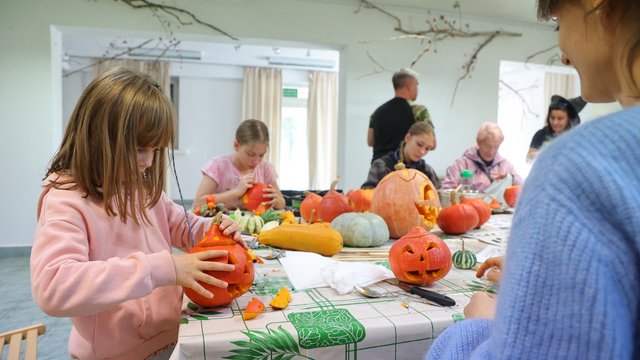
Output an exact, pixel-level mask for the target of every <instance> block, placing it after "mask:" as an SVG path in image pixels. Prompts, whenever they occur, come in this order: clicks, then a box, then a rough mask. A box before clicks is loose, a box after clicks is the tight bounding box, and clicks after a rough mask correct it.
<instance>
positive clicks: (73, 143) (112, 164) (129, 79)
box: [47, 67, 176, 224]
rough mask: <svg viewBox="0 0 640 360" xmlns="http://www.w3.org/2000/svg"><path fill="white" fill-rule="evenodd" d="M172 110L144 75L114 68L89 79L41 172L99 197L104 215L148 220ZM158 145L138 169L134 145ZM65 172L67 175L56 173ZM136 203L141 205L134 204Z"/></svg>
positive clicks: (169, 138) (57, 183)
mask: <svg viewBox="0 0 640 360" xmlns="http://www.w3.org/2000/svg"><path fill="white" fill-rule="evenodd" d="M175 121H176V120H175V112H174V109H173V106H172V105H171V102H170V101H169V99H168V98H167V97H166V95H165V94H164V93H163V92H162V91H161V90H160V86H159V85H158V84H157V83H156V82H155V81H154V80H152V79H151V78H150V77H149V76H147V75H144V74H141V73H138V72H136V71H133V70H130V69H127V68H123V67H118V68H114V69H112V70H109V71H107V72H105V73H103V74H102V75H100V76H98V77H97V78H96V79H94V80H93V81H92V82H91V83H90V84H89V86H87V88H86V89H85V90H84V92H83V93H82V95H81V96H80V99H79V100H78V103H77V104H76V107H75V109H74V110H73V113H72V114H71V118H70V119H69V124H68V126H67V129H66V131H65V134H64V138H63V140H62V144H61V145H60V149H59V150H58V152H57V154H56V155H55V156H54V158H53V160H52V162H51V166H50V168H49V169H48V170H47V176H49V175H51V174H57V175H58V177H57V178H56V179H54V181H53V182H52V184H51V185H52V186H54V187H56V188H69V185H71V187H72V188H80V189H81V190H82V191H83V192H84V193H85V194H86V196H87V197H90V198H95V199H99V200H102V201H103V204H104V205H103V206H104V209H105V211H106V213H107V214H108V215H111V216H115V215H118V216H119V217H120V219H121V220H122V221H123V222H126V221H127V219H128V218H129V217H131V218H133V220H134V221H135V223H136V224H140V223H141V222H144V223H148V222H149V218H148V216H147V212H146V209H148V208H151V207H153V206H154V205H155V204H156V203H157V202H158V201H159V199H160V197H161V195H162V190H163V187H164V182H165V167H166V163H167V152H166V151H165V150H166V148H167V147H169V146H171V145H172V144H173V136H174V123H175ZM146 148H159V149H160V151H156V152H155V153H154V156H153V165H152V166H151V167H150V168H148V169H146V170H145V171H144V173H141V172H140V170H139V168H138V158H137V154H138V149H146ZM62 175H67V176H62ZM138 204H142V205H143V206H139V205H138Z"/></svg>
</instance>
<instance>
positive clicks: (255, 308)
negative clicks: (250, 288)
mask: <svg viewBox="0 0 640 360" xmlns="http://www.w3.org/2000/svg"><path fill="white" fill-rule="evenodd" d="M262 310H264V304H263V303H262V301H260V300H258V299H256V298H251V300H250V301H249V302H248V303H247V307H246V308H245V310H244V314H242V320H251V319H255V318H256V316H258V314H260V313H261V312H262Z"/></svg>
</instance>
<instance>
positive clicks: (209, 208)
mask: <svg viewBox="0 0 640 360" xmlns="http://www.w3.org/2000/svg"><path fill="white" fill-rule="evenodd" d="M205 199H206V203H204V204H202V206H200V207H199V208H196V209H193V213H194V214H196V215H199V216H203V217H214V216H216V214H217V213H219V212H221V213H223V214H226V212H227V211H228V210H227V208H225V207H224V204H222V203H218V204H216V197H215V195H207V197H206V198H205Z"/></svg>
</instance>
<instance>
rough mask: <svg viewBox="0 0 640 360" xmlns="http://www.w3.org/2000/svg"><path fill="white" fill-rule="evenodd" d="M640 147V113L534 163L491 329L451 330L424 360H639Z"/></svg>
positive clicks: (600, 124)
mask: <svg viewBox="0 0 640 360" xmlns="http://www.w3.org/2000/svg"><path fill="white" fill-rule="evenodd" d="M638 144H640V108H636V109H631V110H625V111H623V112H621V113H618V114H615V115H612V116H609V117H607V118H604V119H600V120H594V121H592V122H590V123H587V124H585V125H582V126H580V127H579V128H577V129H575V130H572V132H570V133H568V134H566V135H563V136H562V137H561V138H559V139H558V140H556V141H554V142H553V143H552V144H551V145H550V146H549V147H548V149H547V150H545V151H544V152H543V153H542V154H541V155H540V157H539V158H538V160H537V161H536V164H535V165H534V168H533V169H532V171H531V174H530V176H529V178H528V179H527V182H526V184H525V186H524V188H523V191H522V194H521V197H520V199H519V201H518V206H517V208H516V212H515V216H514V219H513V226H512V229H511V234H510V236H509V244H508V247H507V255H506V264H505V269H504V276H503V281H502V284H501V288H500V293H499V296H498V304H497V309H496V318H495V320H493V321H491V322H484V323H482V324H484V325H483V326H480V325H479V323H478V322H477V320H465V321H463V322H462V323H460V324H459V325H458V324H456V326H454V327H452V328H451V330H450V331H445V332H444V333H442V334H441V335H440V336H439V337H438V338H437V339H436V341H435V342H434V344H433V346H432V349H431V352H430V353H429V358H432V359H467V358H474V359H476V358H477V359H494V358H495V359H631V358H638V356H639V355H640V338H639V337H638V336H637V334H639V333H640V317H639V310H640V305H639V304H640V291H638V288H640V166H638V164H640V146H638ZM489 326H490V329H489Z"/></svg>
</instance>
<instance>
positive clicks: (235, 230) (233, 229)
mask: <svg viewBox="0 0 640 360" xmlns="http://www.w3.org/2000/svg"><path fill="white" fill-rule="evenodd" d="M218 227H219V228H220V231H222V233H223V234H224V235H225V236H228V237H230V238H234V239H236V240H240V225H239V224H238V223H237V222H235V221H233V220H232V219H231V218H230V217H228V216H227V215H224V216H222V222H221V223H220V225H218Z"/></svg>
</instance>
